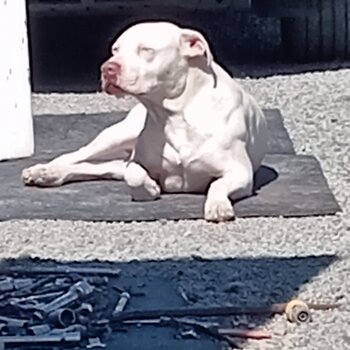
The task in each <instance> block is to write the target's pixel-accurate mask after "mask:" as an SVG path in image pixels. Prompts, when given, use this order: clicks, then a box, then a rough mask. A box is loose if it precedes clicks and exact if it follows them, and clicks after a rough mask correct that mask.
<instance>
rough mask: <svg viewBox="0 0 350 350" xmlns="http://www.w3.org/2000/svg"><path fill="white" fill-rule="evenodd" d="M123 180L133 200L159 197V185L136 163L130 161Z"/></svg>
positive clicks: (150, 199) (148, 199) (149, 199)
mask: <svg viewBox="0 0 350 350" xmlns="http://www.w3.org/2000/svg"><path fill="white" fill-rule="evenodd" d="M125 182H126V184H127V185H128V186H129V189H130V191H131V198H132V200H134V201H152V200H155V199H157V198H159V197H160V187H159V185H158V184H157V183H156V182H155V181H154V180H153V179H152V178H151V177H150V176H149V175H148V173H147V171H146V170H145V169H144V168H143V167H142V166H141V165H140V164H138V163H136V162H130V163H129V164H128V166H127V168H126V172H125Z"/></svg>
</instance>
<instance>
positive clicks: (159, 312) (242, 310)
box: [112, 303, 340, 322]
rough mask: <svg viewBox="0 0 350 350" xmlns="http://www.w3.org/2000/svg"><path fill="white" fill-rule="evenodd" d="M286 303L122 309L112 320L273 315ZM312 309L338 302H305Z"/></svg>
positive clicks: (282, 309) (333, 307)
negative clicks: (139, 309)
mask: <svg viewBox="0 0 350 350" xmlns="http://www.w3.org/2000/svg"><path fill="white" fill-rule="evenodd" d="M287 305H288V303H281V304H272V305H266V306H251V307H249V306H246V307H245V306H242V307H240V306H215V307H200V308H193V307H183V308H176V309H175V308H174V309H153V310H143V311H124V312H122V313H119V314H115V315H113V318H112V321H113V322H120V321H125V320H136V319H152V318H160V317H162V316H167V317H187V316H194V317H196V316H197V317H210V316H234V315H235V316H237V315H256V316H258V315H273V314H284V313H285V311H286V307H287ZM306 305H307V306H308V308H309V309H313V310H330V309H335V308H338V307H339V306H340V305H339V304H306Z"/></svg>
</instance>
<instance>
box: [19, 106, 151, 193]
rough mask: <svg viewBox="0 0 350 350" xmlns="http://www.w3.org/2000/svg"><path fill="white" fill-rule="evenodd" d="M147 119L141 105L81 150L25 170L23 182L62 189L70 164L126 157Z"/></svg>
mask: <svg viewBox="0 0 350 350" xmlns="http://www.w3.org/2000/svg"><path fill="white" fill-rule="evenodd" d="M145 118H146V109H145V108H144V107H143V106H142V105H140V104H138V105H136V106H135V107H134V108H133V109H132V110H131V111H130V112H129V114H128V116H127V117H126V118H125V119H124V120H122V121H121V122H119V123H117V124H114V125H112V126H110V127H108V128H106V129H105V130H103V131H102V132H101V133H100V134H99V135H97V137H96V138H95V139H94V140H93V141H92V142H90V143H89V144H87V145H86V146H83V147H82V148H80V149H79V150H77V151H75V152H71V153H66V154H63V155H61V156H59V157H57V158H55V159H53V160H52V161H50V162H49V163H46V164H36V165H34V166H32V167H30V168H27V169H24V170H23V172H22V179H23V182H24V183H25V184H28V185H29V184H30V185H36V182H38V185H39V183H40V186H45V181H46V182H47V185H46V186H60V185H61V184H62V183H64V181H63V182H62V179H63V178H64V177H65V176H64V175H65V174H66V173H67V172H70V171H69V170H68V169H70V168H69V165H74V164H79V163H81V162H86V161H88V160H98V159H101V158H103V157H107V156H113V158H114V159H117V158H122V159H123V158H124V159H125V158H126V157H127V151H131V150H132V149H133V147H134V145H135V143H136V140H137V137H138V136H139V134H140V133H141V131H142V129H143V127H144V123H145Z"/></svg>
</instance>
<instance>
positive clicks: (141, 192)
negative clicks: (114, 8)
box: [22, 22, 267, 222]
mask: <svg viewBox="0 0 350 350" xmlns="http://www.w3.org/2000/svg"><path fill="white" fill-rule="evenodd" d="M101 71H102V73H101V79H102V89H103V90H104V91H106V92H107V93H109V94H114V95H118V96H119V95H121V94H130V95H132V96H135V97H136V98H137V99H138V100H139V102H140V103H139V104H137V105H136V106H135V107H134V108H133V109H132V110H131V111H130V112H129V114H128V115H127V117H126V118H125V119H124V120H122V121H121V122H119V123H117V124H115V125H112V126H111V127H109V128H107V129H105V130H103V131H102V132H101V133H100V134H99V135H98V136H97V137H96V138H95V139H94V140H93V141H92V142H91V143H89V144H87V145H86V146H84V147H82V148H80V149H79V150H77V151H75V152H72V153H68V154H64V155H61V156H60V157H58V158H56V159H54V160H52V161H51V162H49V163H47V164H37V165H35V166H33V167H30V168H28V169H25V170H23V174H22V177H23V181H24V183H25V184H27V185H37V186H59V185H62V184H63V183H66V182H69V181H77V180H89V179H96V178H108V179H117V180H125V181H126V183H127V185H128V186H129V188H130V191H131V197H132V199H133V200H137V201H149V200H155V199H157V198H159V197H160V195H161V193H175V192H197V193H204V192H205V193H207V197H206V202H205V208H204V214H205V219H206V220H208V221H215V222H221V221H226V220H229V219H232V218H234V210H233V207H232V204H231V201H230V199H231V200H237V199H240V198H242V197H245V196H250V195H251V194H252V189H253V175H254V173H255V172H256V171H257V169H258V168H259V166H260V165H261V162H262V159H263V157H264V155H265V153H266V149H267V128H266V120H265V118H264V115H263V113H262V111H261V109H260V108H259V106H258V105H257V103H256V101H255V100H254V98H253V97H252V96H251V95H249V94H248V93H247V92H245V91H244V90H243V89H242V88H241V87H240V86H239V85H238V84H237V82H235V81H234V80H233V79H232V78H231V77H230V76H229V74H228V73H227V72H226V71H225V70H224V69H223V68H221V67H220V66H219V65H218V64H217V63H216V62H215V61H214V60H213V56H212V53H211V51H210V48H209V45H208V42H207V41H206V39H205V37H204V36H203V35H202V34H201V33H199V32H198V31H195V30H191V29H184V28H180V27H179V26H177V25H175V24H172V23H168V22H146V23H139V24H136V25H133V26H131V27H130V28H129V29H127V30H126V31H125V32H124V33H122V35H121V36H120V37H119V38H118V39H117V40H116V42H115V43H114V44H113V46H112V56H111V57H110V58H109V60H107V61H106V62H105V63H104V64H103V65H102V68H101ZM106 157H109V159H110V160H106Z"/></svg>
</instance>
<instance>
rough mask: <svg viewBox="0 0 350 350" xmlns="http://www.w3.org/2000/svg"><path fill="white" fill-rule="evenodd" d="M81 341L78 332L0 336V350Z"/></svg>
mask: <svg viewBox="0 0 350 350" xmlns="http://www.w3.org/2000/svg"><path fill="white" fill-rule="evenodd" d="M80 341H81V335H80V332H71V333H66V334H48V335H22V336H0V349H5V348H6V346H7V345H20V344H53V343H57V344H60V343H62V342H66V343H78V342H80Z"/></svg>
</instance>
